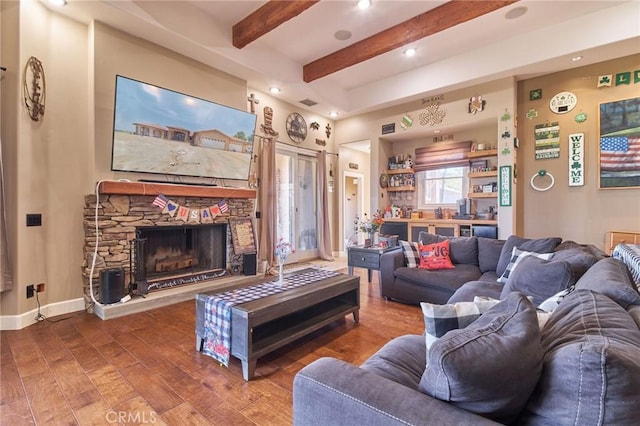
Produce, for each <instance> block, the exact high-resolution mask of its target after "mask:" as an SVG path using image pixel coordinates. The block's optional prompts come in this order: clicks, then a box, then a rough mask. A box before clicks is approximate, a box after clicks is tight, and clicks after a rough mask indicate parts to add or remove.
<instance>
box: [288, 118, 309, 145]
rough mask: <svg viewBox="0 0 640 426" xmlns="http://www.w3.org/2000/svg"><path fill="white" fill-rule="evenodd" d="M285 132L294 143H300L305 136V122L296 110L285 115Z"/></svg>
mask: <svg viewBox="0 0 640 426" xmlns="http://www.w3.org/2000/svg"><path fill="white" fill-rule="evenodd" d="M286 128H287V134H288V135H289V138H290V139H291V140H292V141H294V142H295V143H302V142H303V141H304V140H305V139H306V138H307V122H306V121H304V117H302V115H300V114H298V113H297V112H292V113H291V114H289V116H288V117H287V127H286Z"/></svg>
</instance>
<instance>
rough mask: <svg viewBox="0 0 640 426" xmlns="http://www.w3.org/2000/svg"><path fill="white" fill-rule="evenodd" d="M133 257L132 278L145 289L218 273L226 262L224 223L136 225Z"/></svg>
mask: <svg viewBox="0 0 640 426" xmlns="http://www.w3.org/2000/svg"><path fill="white" fill-rule="evenodd" d="M134 259H135V281H136V283H137V285H138V289H140V288H141V287H142V288H144V290H146V291H153V290H160V289H163V288H167V287H175V286H178V285H183V284H190V283H195V282H198V281H202V280H207V279H211V278H215V277H218V276H221V275H223V274H224V273H225V272H226V264H227V225H226V224H221V223H213V224H202V225H183V226H144V227H138V228H136V240H135V244H134ZM146 291H143V293H144V292H146Z"/></svg>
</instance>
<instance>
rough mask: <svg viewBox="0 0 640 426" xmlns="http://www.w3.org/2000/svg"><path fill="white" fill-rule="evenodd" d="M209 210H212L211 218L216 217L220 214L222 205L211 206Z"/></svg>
mask: <svg viewBox="0 0 640 426" xmlns="http://www.w3.org/2000/svg"><path fill="white" fill-rule="evenodd" d="M209 210H210V211H211V218H212V219H215V218H216V216H218V215H219V214H220V207H218V205H217V204H216V205H215V206H211V207H210V208H209Z"/></svg>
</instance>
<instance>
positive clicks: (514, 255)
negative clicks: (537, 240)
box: [498, 247, 553, 284]
mask: <svg viewBox="0 0 640 426" xmlns="http://www.w3.org/2000/svg"><path fill="white" fill-rule="evenodd" d="M528 256H533V257H537V258H538V259H544V260H549V259H551V257H552V256H553V253H536V252H533V251H526V250H520V249H519V248H518V247H514V248H513V250H512V251H511V259H510V260H509V264H508V265H507V267H506V268H505V269H504V272H503V273H502V275H500V277H499V278H498V282H501V283H503V284H505V283H506V282H507V280H508V279H509V276H510V275H511V272H512V271H514V270H515V269H516V267H517V266H518V264H519V263H520V262H521V261H522V259H524V258H525V257H528Z"/></svg>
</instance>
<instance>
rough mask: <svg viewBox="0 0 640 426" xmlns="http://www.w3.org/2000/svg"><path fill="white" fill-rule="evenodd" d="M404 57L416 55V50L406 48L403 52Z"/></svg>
mask: <svg viewBox="0 0 640 426" xmlns="http://www.w3.org/2000/svg"><path fill="white" fill-rule="evenodd" d="M404 54H405V56H413V55H415V54H416V49H415V48H413V47H410V48H408V49H407V50H405V51H404Z"/></svg>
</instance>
